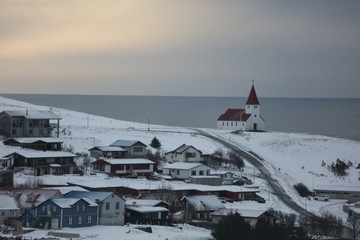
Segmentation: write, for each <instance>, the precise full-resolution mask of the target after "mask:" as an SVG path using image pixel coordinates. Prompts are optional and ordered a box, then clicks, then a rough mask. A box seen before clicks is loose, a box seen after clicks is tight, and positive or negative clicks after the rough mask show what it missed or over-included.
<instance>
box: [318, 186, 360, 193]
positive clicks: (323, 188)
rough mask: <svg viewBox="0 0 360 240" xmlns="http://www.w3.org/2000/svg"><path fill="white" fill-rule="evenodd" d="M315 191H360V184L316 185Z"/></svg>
mask: <svg viewBox="0 0 360 240" xmlns="http://www.w3.org/2000/svg"><path fill="white" fill-rule="evenodd" d="M314 190H315V191H347V192H360V186H345V185H316V186H315V187H314Z"/></svg>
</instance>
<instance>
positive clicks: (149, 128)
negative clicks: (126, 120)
mask: <svg viewBox="0 0 360 240" xmlns="http://www.w3.org/2000/svg"><path fill="white" fill-rule="evenodd" d="M148 131H150V113H148Z"/></svg>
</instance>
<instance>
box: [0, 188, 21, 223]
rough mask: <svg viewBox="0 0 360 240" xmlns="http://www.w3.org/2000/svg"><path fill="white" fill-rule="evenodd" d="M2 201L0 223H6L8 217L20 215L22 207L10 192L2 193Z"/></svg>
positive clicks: (0, 196)
mask: <svg viewBox="0 0 360 240" xmlns="http://www.w3.org/2000/svg"><path fill="white" fill-rule="evenodd" d="M0 203H1V204H0V225H2V224H4V221H5V220H6V219H7V218H15V217H19V216H20V213H21V212H20V208H19V206H18V204H17V202H16V200H15V198H14V197H13V196H12V195H11V194H10V193H5V194H0Z"/></svg>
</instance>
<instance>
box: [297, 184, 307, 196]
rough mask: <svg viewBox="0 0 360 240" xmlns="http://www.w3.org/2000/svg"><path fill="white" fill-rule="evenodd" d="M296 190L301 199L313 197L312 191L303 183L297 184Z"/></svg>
mask: <svg viewBox="0 0 360 240" xmlns="http://www.w3.org/2000/svg"><path fill="white" fill-rule="evenodd" d="M294 188H295V190H296V191H297V192H298V194H299V195H300V196H301V197H308V196H310V195H311V192H310V190H309V189H308V188H307V186H305V185H304V184H303V183H298V184H295V185H294Z"/></svg>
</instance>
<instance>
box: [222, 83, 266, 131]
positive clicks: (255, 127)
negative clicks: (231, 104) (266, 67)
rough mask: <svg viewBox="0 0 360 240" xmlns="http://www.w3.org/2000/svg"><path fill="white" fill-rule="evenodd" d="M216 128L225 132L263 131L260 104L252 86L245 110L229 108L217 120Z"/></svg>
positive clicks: (263, 124)
mask: <svg viewBox="0 0 360 240" xmlns="http://www.w3.org/2000/svg"><path fill="white" fill-rule="evenodd" d="M217 128H218V129H225V130H241V131H264V130H265V121H264V119H263V118H262V117H261V115H260V102H259V100H258V98H257V96H256V91H255V87H254V85H252V87H251V90H250V94H249V97H248V99H247V101H246V103H245V109H234V108H229V109H228V110H226V112H225V113H223V114H221V115H220V117H219V118H218V120H217Z"/></svg>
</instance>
